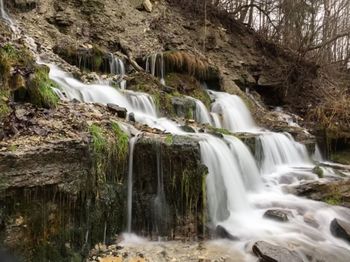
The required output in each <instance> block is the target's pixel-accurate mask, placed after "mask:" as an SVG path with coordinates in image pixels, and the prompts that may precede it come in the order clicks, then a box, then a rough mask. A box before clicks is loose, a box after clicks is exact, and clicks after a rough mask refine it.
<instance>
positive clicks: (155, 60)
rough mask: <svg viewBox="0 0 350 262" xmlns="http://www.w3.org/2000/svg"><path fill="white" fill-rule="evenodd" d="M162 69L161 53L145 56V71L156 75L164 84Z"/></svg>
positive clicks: (162, 58) (162, 57)
mask: <svg viewBox="0 0 350 262" xmlns="http://www.w3.org/2000/svg"><path fill="white" fill-rule="evenodd" d="M164 71H165V69H164V56H163V53H156V54H152V55H150V56H148V57H147V58H146V72H148V73H150V74H151V75H152V76H154V77H158V78H159V79H160V82H161V84H162V85H165V79H164Z"/></svg>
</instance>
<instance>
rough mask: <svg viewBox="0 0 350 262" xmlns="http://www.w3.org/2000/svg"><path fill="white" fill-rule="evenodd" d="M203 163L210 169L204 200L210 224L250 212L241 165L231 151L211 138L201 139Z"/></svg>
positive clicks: (216, 139)
mask: <svg viewBox="0 0 350 262" xmlns="http://www.w3.org/2000/svg"><path fill="white" fill-rule="evenodd" d="M201 138H202V140H201V141H200V149H201V157H202V162H203V164H205V165H206V166H207V167H208V169H209V174H208V176H207V183H206V184H207V196H208V204H209V215H210V218H211V222H212V223H213V224H214V225H216V224H217V223H219V222H221V221H224V220H225V219H227V218H228V217H229V216H230V214H231V213H234V212H240V211H243V210H247V209H249V208H250V207H249V203H248V200H247V192H246V190H245V186H244V182H243V179H242V177H243V175H242V173H241V171H240V165H239V163H238V162H237V160H236V159H235V157H234V155H233V154H232V152H231V149H230V147H229V146H228V145H227V144H226V143H225V142H224V141H223V140H222V139H219V138H216V137H213V136H206V135H203V136H201Z"/></svg>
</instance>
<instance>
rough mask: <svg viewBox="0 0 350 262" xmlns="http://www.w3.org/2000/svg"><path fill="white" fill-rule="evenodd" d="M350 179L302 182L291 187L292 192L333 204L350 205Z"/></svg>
mask: <svg viewBox="0 0 350 262" xmlns="http://www.w3.org/2000/svg"><path fill="white" fill-rule="evenodd" d="M349 186H350V179H342V178H332V180H330V179H329V180H318V181H312V182H306V183H302V184H300V185H298V186H296V187H293V188H290V193H293V194H296V195H298V196H303V197H307V198H310V199H313V200H317V201H324V202H327V203H329V204H332V205H341V206H345V207H350V194H349Z"/></svg>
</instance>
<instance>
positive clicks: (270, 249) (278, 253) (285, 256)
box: [253, 241, 303, 262]
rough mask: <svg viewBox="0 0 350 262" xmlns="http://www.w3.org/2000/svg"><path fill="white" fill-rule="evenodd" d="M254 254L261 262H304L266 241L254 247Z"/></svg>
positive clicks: (282, 248) (291, 253) (284, 249)
mask: <svg viewBox="0 0 350 262" xmlns="http://www.w3.org/2000/svg"><path fill="white" fill-rule="evenodd" d="M253 252H254V254H255V255H256V256H257V257H259V259H260V260H259V261H261V262H302V261H303V260H302V259H301V258H300V257H299V256H298V255H297V254H296V253H294V252H292V251H290V250H289V249H287V248H284V247H281V246H275V245H272V244H270V243H267V242H265V241H258V242H256V243H255V244H254V245H253Z"/></svg>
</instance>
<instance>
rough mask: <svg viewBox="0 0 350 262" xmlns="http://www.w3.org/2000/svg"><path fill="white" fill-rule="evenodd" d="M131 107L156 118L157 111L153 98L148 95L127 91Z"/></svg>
mask: <svg viewBox="0 0 350 262" xmlns="http://www.w3.org/2000/svg"><path fill="white" fill-rule="evenodd" d="M126 94H127V95H128V97H129V100H130V103H131V106H132V107H133V108H134V109H135V110H137V111H140V112H143V113H145V114H147V115H150V116H153V117H156V116H157V110H156V105H155V103H154V100H153V98H152V97H151V96H150V95H149V94H146V93H141V92H133V91H127V93H126Z"/></svg>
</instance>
